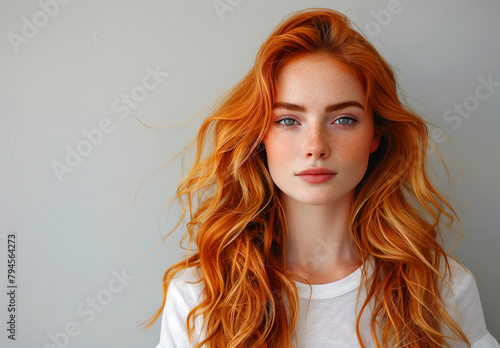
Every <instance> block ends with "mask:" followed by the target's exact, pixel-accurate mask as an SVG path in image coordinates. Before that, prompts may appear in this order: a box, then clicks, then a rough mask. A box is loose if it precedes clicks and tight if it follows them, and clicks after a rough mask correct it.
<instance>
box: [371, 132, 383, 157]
mask: <svg viewBox="0 0 500 348" xmlns="http://www.w3.org/2000/svg"><path fill="white" fill-rule="evenodd" d="M381 134H382V133H381V132H380V131H378V130H376V131H375V135H374V136H373V140H372V146H371V147H370V153H373V152H375V150H377V149H378V146H379V144H380V136H381Z"/></svg>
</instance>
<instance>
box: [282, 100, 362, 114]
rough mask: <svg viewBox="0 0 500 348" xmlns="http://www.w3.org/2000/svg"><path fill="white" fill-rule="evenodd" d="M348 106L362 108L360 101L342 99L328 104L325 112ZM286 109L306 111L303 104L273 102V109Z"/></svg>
mask: <svg viewBox="0 0 500 348" xmlns="http://www.w3.org/2000/svg"><path fill="white" fill-rule="evenodd" d="M350 106H354V107H358V108H360V109H361V110H364V109H365V108H364V106H363V105H361V103H359V102H357V101H355V100H349V101H344V102H340V103H336V104H332V105H329V106H327V107H326V108H325V112H333V111H337V110H342V109H345V108H348V107H350ZM277 108H281V109H287V110H291V111H300V112H306V111H307V110H306V108H305V106H303V105H299V104H292V103H285V102H276V103H274V104H273V109H277Z"/></svg>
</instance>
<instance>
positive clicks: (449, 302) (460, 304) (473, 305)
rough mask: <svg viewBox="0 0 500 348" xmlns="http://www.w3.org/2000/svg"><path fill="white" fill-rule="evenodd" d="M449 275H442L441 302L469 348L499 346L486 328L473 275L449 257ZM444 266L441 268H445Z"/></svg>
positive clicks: (445, 273) (446, 273)
mask: <svg viewBox="0 0 500 348" xmlns="http://www.w3.org/2000/svg"><path fill="white" fill-rule="evenodd" d="M447 259H448V264H449V272H444V273H443V275H444V280H446V282H445V281H443V282H442V283H443V290H442V293H441V295H442V299H443V302H444V304H445V306H446V308H447V311H448V314H450V315H451V316H452V318H453V319H454V320H455V321H456V322H457V324H458V325H459V326H460V327H461V329H462V330H463V331H464V333H465V334H466V335H467V337H468V339H469V341H470V343H471V345H472V347H474V348H476V347H477V348H479V347H499V345H498V343H497V341H496V340H495V338H493V336H491V334H490V333H489V332H488V330H487V328H486V322H485V320H484V314H483V309H482V306H481V299H480V297H479V291H478V288H477V284H476V280H475V278H474V275H473V274H472V273H471V271H469V269H468V268H467V267H465V266H464V265H462V264H461V263H459V262H457V261H456V260H455V259H453V258H451V257H448V258H447ZM444 267H445V265H442V269H444Z"/></svg>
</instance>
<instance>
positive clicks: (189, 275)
mask: <svg viewBox="0 0 500 348" xmlns="http://www.w3.org/2000/svg"><path fill="white" fill-rule="evenodd" d="M202 293H203V277H202V274H201V270H200V269H199V267H197V266H192V267H188V268H185V269H183V270H181V271H178V272H177V273H176V274H175V276H174V277H173V278H172V280H171V281H170V284H169V286H168V292H167V300H168V296H169V295H171V296H172V297H176V298H179V297H180V298H183V299H184V300H185V301H187V302H191V303H194V302H198V301H199V300H200V295H201V294H202Z"/></svg>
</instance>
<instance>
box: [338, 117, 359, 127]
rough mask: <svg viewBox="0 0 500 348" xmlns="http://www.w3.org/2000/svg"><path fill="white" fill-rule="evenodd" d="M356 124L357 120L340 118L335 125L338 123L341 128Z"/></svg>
mask: <svg viewBox="0 0 500 348" xmlns="http://www.w3.org/2000/svg"><path fill="white" fill-rule="evenodd" d="M337 121H338V122H337ZM355 122H356V120H355V119H353V118H351V117H340V118H337V119H336V120H335V123H338V124H340V125H341V126H354V123H355Z"/></svg>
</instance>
